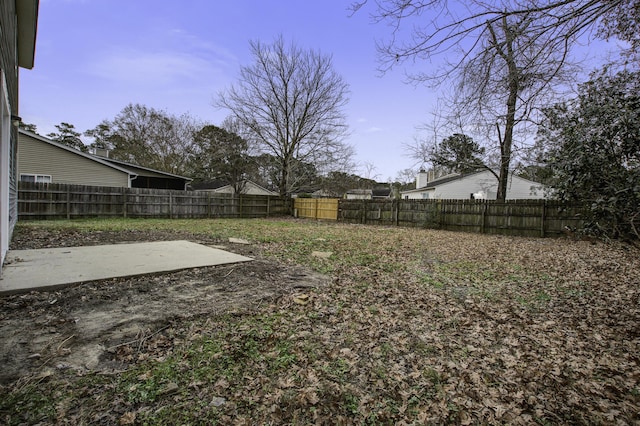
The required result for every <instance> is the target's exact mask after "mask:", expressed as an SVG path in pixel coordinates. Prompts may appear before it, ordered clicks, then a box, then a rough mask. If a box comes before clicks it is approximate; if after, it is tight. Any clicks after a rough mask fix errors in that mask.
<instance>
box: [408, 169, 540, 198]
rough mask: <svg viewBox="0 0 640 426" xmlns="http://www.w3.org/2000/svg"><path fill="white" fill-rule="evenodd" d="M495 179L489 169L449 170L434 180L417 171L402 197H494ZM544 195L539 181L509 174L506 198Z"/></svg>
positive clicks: (496, 184)
mask: <svg viewBox="0 0 640 426" xmlns="http://www.w3.org/2000/svg"><path fill="white" fill-rule="evenodd" d="M497 191H498V179H496V177H495V176H494V175H493V173H491V172H490V171H489V170H482V171H478V172H472V173H467V174H458V173H453V174H450V175H446V176H442V177H440V178H438V179H435V180H431V181H429V180H428V174H427V173H425V172H421V173H419V174H418V176H417V178H416V189H412V190H409V191H402V192H401V193H400V194H401V196H402V198H403V199H406V200H410V199H443V200H456V199H459V200H468V199H484V200H495V199H496V197H497ZM540 198H545V195H544V187H543V185H542V184H541V183H537V182H533V181H530V180H527V179H524V178H521V177H518V176H515V175H514V174H511V175H510V176H509V183H508V185H507V200H518V199H540Z"/></svg>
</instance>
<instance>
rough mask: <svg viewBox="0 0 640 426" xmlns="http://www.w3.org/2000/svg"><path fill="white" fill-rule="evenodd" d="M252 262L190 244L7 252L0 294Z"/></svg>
mask: <svg viewBox="0 0 640 426" xmlns="http://www.w3.org/2000/svg"><path fill="white" fill-rule="evenodd" d="M250 260H253V259H251V258H249V257H244V256H240V255H237V254H234V253H230V252H227V251H224V250H220V249H216V248H211V247H207V246H203V245H201V244H196V243H192V242H189V241H159V242H153V243H135V244H113V245H103V246H85V247H64V248H51V249H39V250H10V251H9V252H8V253H7V258H6V260H5V265H4V267H3V269H2V275H1V276H0V294H12V293H20V292H27V291H31V290H54V289H57V288H61V287H64V286H67V285H70V284H76V283H82V282H87V281H94V280H102V279H108V278H116V277H130V276H134V275H143V274H151V273H158V272H168V271H178V270H181V269H189V268H199V267H203V266H215V265H223V264H227V263H236V262H247V261H250Z"/></svg>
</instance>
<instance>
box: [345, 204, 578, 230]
mask: <svg viewBox="0 0 640 426" xmlns="http://www.w3.org/2000/svg"><path fill="white" fill-rule="evenodd" d="M582 210H583V209H582V207H580V206H568V205H566V204H563V203H560V202H557V201H548V200H508V201H506V202H498V201H482V200H384V201H378V200H340V203H339V212H338V220H341V221H345V222H351V223H368V224H379V225H396V226H419V227H425V228H437V229H446V230H455V231H467V232H478V233H488V234H507V235H521V236H539V237H545V236H554V235H559V234H561V233H562V232H563V231H564V230H565V227H570V228H572V229H580V228H581V227H582V226H583V219H582V214H581V213H582Z"/></svg>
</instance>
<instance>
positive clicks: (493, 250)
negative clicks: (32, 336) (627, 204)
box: [0, 220, 640, 424]
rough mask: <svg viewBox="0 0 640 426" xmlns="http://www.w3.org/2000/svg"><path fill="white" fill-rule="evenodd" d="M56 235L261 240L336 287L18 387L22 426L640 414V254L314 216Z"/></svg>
mask: <svg viewBox="0 0 640 426" xmlns="http://www.w3.org/2000/svg"><path fill="white" fill-rule="evenodd" d="M50 225H51V224H46V223H37V224H32V225H30V226H34V227H37V228H38V229H41V230H42V232H46V233H51V234H52V235H53V234H55V233H56V232H65V230H66V232H68V228H70V227H71V228H73V229H74V230H75V232H77V233H79V234H84V235H86V234H90V235H96V233H97V232H105V231H108V232H111V233H113V232H125V230H129V231H130V230H137V231H144V230H145V229H153V230H158V229H170V230H174V231H179V232H182V233H184V232H189V233H192V234H193V235H194V236H198V235H200V236H201V235H208V236H209V238H218V239H220V240H221V241H222V240H224V239H225V238H227V237H229V236H235V237H242V238H247V239H250V240H251V241H253V242H254V243H255V244H256V246H257V247H258V248H259V250H258V251H259V252H260V253H261V255H262V256H264V257H267V258H270V259H272V261H273V262H281V263H293V264H299V265H306V266H308V267H310V268H313V269H316V270H318V271H322V272H324V273H327V274H330V275H331V277H332V283H331V285H330V286H329V287H328V288H323V289H322V290H315V291H314V290H309V291H306V292H305V296H307V297H303V298H300V297H297V298H296V297H295V296H300V295H292V296H290V297H282V298H280V299H278V300H276V301H275V302H273V303H269V304H267V305H263V306H261V307H259V308H257V309H254V310H251V311H247V312H238V313H235V314H224V315H220V316H216V317H208V318H200V319H198V320H196V321H191V322H189V323H184V322H181V323H173V324H171V327H170V328H168V329H167V330H165V331H164V332H163V333H160V334H158V335H156V336H153V337H151V338H149V339H148V341H147V348H146V351H147V352H146V354H145V356H142V357H139V361H138V362H137V363H136V364H135V365H134V366H132V367H130V368H129V369H128V370H127V371H124V372H120V373H118V374H115V375H98V374H87V375H81V376H78V375H77V374H74V373H73V372H65V371H60V372H58V373H56V374H55V375H52V376H49V377H46V378H45V379H43V380H42V381H40V382H39V383H38V384H37V386H35V385H33V386H32V385H31V384H29V385H26V386H25V385H21V384H20V383H16V384H12V385H9V386H7V387H5V388H4V389H2V390H0V392H3V393H4V395H3V397H2V401H3V402H1V403H0V420H4V421H5V422H6V423H9V424H18V423H20V422H24V421H27V422H29V423H37V422H39V421H43V422H46V423H74V424H77V423H92V422H96V423H99V422H104V423H118V422H119V423H120V424H134V423H140V424H144V423H153V424H180V423H187V424H188V423H194V422H203V423H206V424H216V423H219V424H313V423H315V424H428V423H432V424H441V423H454V424H455V423H458V424H475V423H490V424H496V423H503V424H532V423H540V424H561V423H563V424H566V423H578V424H580V423H581V424H593V423H603V424H633V423H637V422H639V421H640V417H639V415H638V413H640V368H639V366H638V361H639V358H638V353H640V352H639V349H640V348H639V346H640V335H639V332H638V329H639V328H638V325H639V324H640V288H639V287H640V283H639V281H640V279H639V277H640V252H639V251H638V250H637V249H633V248H630V247H627V246H624V245H619V244H604V243H595V244H592V243H589V242H583V241H571V240H566V239H526V238H514V237H501V236H486V235H474V234H463V233H451V232H441V231H431V230H421V229H399V228H376V227H370V226H360V225H341V224H327V223H316V222H305V221H297V220H249V221H231V220H230V221H173V222H172V221H131V220H129V221H108V222H105V221H87V222H63V223H56V224H53V227H51V226H50ZM314 251H323V252H331V253H332V254H331V256H330V257H329V258H323V257H318V256H314V255H313V252H314ZM154 345H155V346H154Z"/></svg>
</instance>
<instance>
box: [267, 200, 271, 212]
mask: <svg viewBox="0 0 640 426" xmlns="http://www.w3.org/2000/svg"><path fill="white" fill-rule="evenodd" d="M269 216H271V195H267V217H269Z"/></svg>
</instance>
